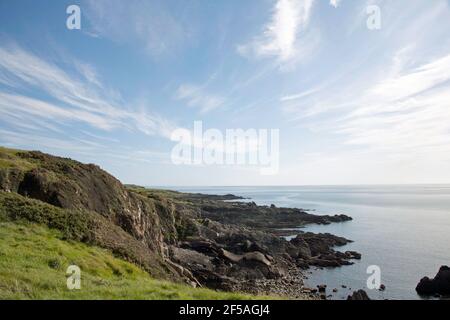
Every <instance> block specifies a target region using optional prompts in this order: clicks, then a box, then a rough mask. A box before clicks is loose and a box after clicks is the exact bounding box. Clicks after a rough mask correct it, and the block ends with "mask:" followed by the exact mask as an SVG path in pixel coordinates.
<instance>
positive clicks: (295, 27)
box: [238, 0, 314, 62]
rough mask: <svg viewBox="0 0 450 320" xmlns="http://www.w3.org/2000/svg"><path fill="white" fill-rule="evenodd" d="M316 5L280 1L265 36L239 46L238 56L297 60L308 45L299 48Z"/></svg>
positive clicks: (303, 0) (304, 0)
mask: <svg viewBox="0 0 450 320" xmlns="http://www.w3.org/2000/svg"><path fill="white" fill-rule="evenodd" d="M313 4H314V0H278V1H277V2H276V4H275V7H274V9H273V14H272V17H271V20H270V22H269V23H268V24H267V25H266V26H265V27H264V31H263V34H262V35H260V36H258V37H256V38H255V39H254V40H253V41H252V42H250V43H249V44H244V45H240V46H238V52H239V53H240V54H242V55H244V56H252V55H254V56H258V57H261V56H262V57H264V56H274V57H276V58H277V59H278V60H279V61H280V62H286V61H289V60H291V59H293V58H295V56H296V55H298V54H300V53H301V50H305V48H304V46H305V45H307V43H305V42H301V43H300V44H299V42H300V41H299V37H300V36H304V35H305V31H306V29H307V27H308V25H309V22H310V16H311V12H312V7H313Z"/></svg>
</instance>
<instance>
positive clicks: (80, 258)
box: [0, 218, 254, 300]
mask: <svg viewBox="0 0 450 320" xmlns="http://www.w3.org/2000/svg"><path fill="white" fill-rule="evenodd" d="M62 236H63V235H62V233H61V232H60V231H57V230H51V229H48V228H47V227H44V226H41V225H37V224H33V223H29V222H18V221H15V222H12V221H7V220H6V219H4V218H0V299H227V300H228V299H251V298H254V297H251V296H246V295H241V294H234V293H220V292H216V291H212V290H207V289H195V288H191V287H188V286H184V285H179V284H173V283H170V282H165V281H159V280H154V279H152V278H150V276H149V275H148V274H147V273H146V272H144V271H142V270H141V269H139V268H138V267H136V266H135V265H133V264H130V263H128V262H125V261H123V260H120V259H117V258H114V257H113V256H112V255H111V253H109V252H108V251H106V250H103V249H100V248H97V247H92V246H88V245H86V244H83V243H79V242H74V241H63V240H61V237H62ZM69 265H77V266H79V267H80V268H81V272H82V273H81V290H68V289H67V286H66V274H65V272H66V269H67V267H68V266H69Z"/></svg>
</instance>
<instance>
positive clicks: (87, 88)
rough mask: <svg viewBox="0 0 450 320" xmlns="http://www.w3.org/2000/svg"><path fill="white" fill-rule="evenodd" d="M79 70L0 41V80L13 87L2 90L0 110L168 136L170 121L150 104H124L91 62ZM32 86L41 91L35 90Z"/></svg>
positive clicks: (39, 117) (55, 122)
mask: <svg viewBox="0 0 450 320" xmlns="http://www.w3.org/2000/svg"><path fill="white" fill-rule="evenodd" d="M75 71H78V74H77V73H71V74H69V73H68V71H64V70H63V69H62V68H60V67H58V66H57V65H56V64H54V63H51V62H48V61H45V60H43V59H41V58H39V57H38V56H36V55H33V54H31V53H29V52H26V51H25V50H23V49H22V48H20V47H18V46H9V47H0V74H2V75H3V77H0V84H3V85H6V86H7V87H9V90H8V91H7V92H6V91H0V100H1V109H0V113H1V114H3V115H7V114H9V117H8V119H10V120H11V119H13V118H12V117H11V114H12V113H16V114H22V115H25V116H27V119H32V117H29V116H30V115H32V116H33V117H34V118H36V119H40V120H41V121H43V120H45V121H47V122H49V123H52V124H53V125H60V124H66V123H73V122H83V123H86V124H88V125H90V126H92V127H94V128H97V129H100V130H111V129H114V128H122V129H127V130H139V131H141V132H143V133H145V134H149V135H150V134H152V135H161V136H164V137H169V136H170V133H169V132H170V131H171V130H170V129H169V127H171V126H172V125H171V124H170V122H169V121H167V120H165V119H163V118H161V117H159V116H157V115H154V114H152V113H151V112H149V111H147V110H141V111H139V112H138V111H136V110H133V109H130V108H125V107H124V103H123V102H122V101H121V100H120V99H118V97H117V94H114V93H112V92H111V91H110V90H107V89H104V87H105V86H104V85H103V84H102V83H101V82H100V81H99V78H98V76H97V74H96V72H95V71H94V69H93V68H92V67H90V66H89V65H87V64H77V65H76V70H75ZM31 88H32V89H34V90H38V91H39V95H40V96H41V97H39V98H37V97H36V96H34V97H33V96H31V95H30V93H29V92H30V89H31ZM24 89H25V90H24ZM43 96H46V98H45V101H44V100H43V99H44V98H43ZM49 101H53V102H49ZM5 119H6V118H5ZM5 119H2V120H3V121H5ZM32 121H33V120H32ZM32 121H31V122H32Z"/></svg>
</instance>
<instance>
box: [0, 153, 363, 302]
mask: <svg viewBox="0 0 450 320" xmlns="http://www.w3.org/2000/svg"><path fill="white" fill-rule="evenodd" d="M0 158H1V159H2V161H3V162H4V163H5V164H6V165H5V166H4V168H1V169H0V192H1V193H2V201H3V202H4V206H5V207H6V208H12V207H17V208H19V209H17V210H16V211H14V212H13V211H11V212H7V214H9V215H10V218H11V219H28V220H30V221H33V222H39V223H46V224H48V225H49V226H56V227H57V228H61V229H62V230H68V228H69V229H70V228H72V226H73V228H75V226H76V228H77V229H76V230H74V232H72V233H69V234H70V235H71V237H73V239H74V240H77V241H84V242H86V243H88V244H91V245H95V246H99V247H102V248H105V249H108V250H110V251H111V252H113V253H114V254H115V255H116V256H118V257H121V258H123V259H125V260H127V261H130V262H132V263H135V264H137V265H138V266H140V267H141V268H142V269H143V270H145V271H147V272H148V273H149V274H150V275H151V276H153V277H156V278H162V279H167V280H170V281H174V282H185V283H188V284H190V285H192V286H200V287H208V288H213V289H217V290H224V291H232V292H247V293H253V294H267V295H278V296H285V297H289V298H294V299H316V298H318V294H317V293H316V292H314V290H311V289H308V288H306V287H305V285H304V282H303V279H304V274H305V270H306V269H308V268H310V267H313V266H315V267H319V268H335V267H341V266H345V265H349V264H352V263H353V261H354V260H357V259H360V258H361V255H360V254H359V253H357V252H351V251H347V252H340V251H337V250H335V248H336V247H339V246H344V245H345V244H347V243H349V242H351V240H348V239H345V238H341V237H337V236H335V235H332V234H313V233H309V232H301V231H297V228H300V227H303V226H306V225H308V224H330V223H345V222H348V221H351V220H352V218H351V217H348V216H346V215H342V214H339V215H333V216H329V215H315V214H311V213H308V212H307V211H305V210H301V209H295V208H278V207H276V206H275V205H271V206H258V205H256V204H255V203H254V202H242V201H241V200H243V199H242V198H241V197H239V196H234V195H231V194H227V195H202V194H191V193H181V192H175V191H168V190H154V189H148V188H143V187H139V186H134V185H128V186H125V185H123V184H122V183H121V182H120V181H118V180H117V179H115V178H114V177H113V176H111V175H110V174H108V173H107V172H105V171H104V170H102V169H100V168H99V167H98V166H96V165H93V164H82V163H80V162H77V161H74V160H71V159H66V158H59V157H54V156H51V155H48V154H44V153H41V152H34V151H33V152H25V151H19V150H10V149H3V151H2V153H0ZM28 199H35V200H38V201H41V202H43V203H46V204H48V205H51V206H54V207H58V208H61V209H64V210H67V211H64V212H65V213H64V214H66V215H68V216H67V217H66V218H64V219H67V221H70V224H66V223H63V221H66V220H64V219H63V220H61V219H62V218H61V216H58V215H56V216H55V215H54V214H55V213H53V212H52V211H51V210H50V211H48V212H47V211H45V210H47V209H45V210H44V211H42V212H41V211H39V215H33V214H30V212H27V211H26V210H22V209H23V208H27V206H28V202H29V200H28ZM22 203H24V204H26V205H22ZM16 204H17V205H16ZM19 204H20V205H19ZM34 205H37V204H34ZM55 212H58V211H55ZM61 214H62V213H59V215H61ZM287 235H290V236H294V238H293V239H291V240H290V241H288V240H286V239H285V238H284V236H287ZM69 239H71V238H70V237H69Z"/></svg>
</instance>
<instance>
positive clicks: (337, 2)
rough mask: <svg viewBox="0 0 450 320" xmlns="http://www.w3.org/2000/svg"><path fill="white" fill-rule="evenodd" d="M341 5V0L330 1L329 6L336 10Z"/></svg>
mask: <svg viewBox="0 0 450 320" xmlns="http://www.w3.org/2000/svg"><path fill="white" fill-rule="evenodd" d="M340 4H341V0H330V5H332V6H333V7H335V8H337V7H339V5H340Z"/></svg>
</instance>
